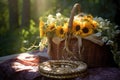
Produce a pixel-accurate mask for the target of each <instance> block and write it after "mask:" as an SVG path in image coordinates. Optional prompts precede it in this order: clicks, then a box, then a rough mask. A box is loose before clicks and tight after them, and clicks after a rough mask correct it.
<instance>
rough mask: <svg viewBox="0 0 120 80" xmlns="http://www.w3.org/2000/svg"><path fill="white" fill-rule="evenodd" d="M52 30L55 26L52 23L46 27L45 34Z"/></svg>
mask: <svg viewBox="0 0 120 80" xmlns="http://www.w3.org/2000/svg"><path fill="white" fill-rule="evenodd" d="M54 30H55V24H54V23H52V24H49V25H48V27H47V32H52V31H54Z"/></svg>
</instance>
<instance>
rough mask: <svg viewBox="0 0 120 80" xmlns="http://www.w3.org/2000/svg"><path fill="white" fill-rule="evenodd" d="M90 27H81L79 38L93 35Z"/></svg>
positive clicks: (86, 25)
mask: <svg viewBox="0 0 120 80" xmlns="http://www.w3.org/2000/svg"><path fill="white" fill-rule="evenodd" d="M90 26H91V25H90V24H87V23H86V24H83V25H82V27H81V34H80V36H81V37H86V36H89V35H91V34H92V33H93V28H91V27H90Z"/></svg>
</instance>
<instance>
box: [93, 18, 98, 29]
mask: <svg viewBox="0 0 120 80" xmlns="http://www.w3.org/2000/svg"><path fill="white" fill-rule="evenodd" d="M92 25H93V28H94V29H96V28H97V27H98V25H99V24H98V23H97V22H96V21H95V20H92Z"/></svg>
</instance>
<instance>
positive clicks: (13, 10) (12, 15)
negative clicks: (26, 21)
mask: <svg viewBox="0 0 120 80" xmlns="http://www.w3.org/2000/svg"><path fill="white" fill-rule="evenodd" d="M8 6H9V26H10V28H17V27H19V23H18V0H8Z"/></svg>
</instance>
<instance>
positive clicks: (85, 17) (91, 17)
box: [84, 15, 93, 20]
mask: <svg viewBox="0 0 120 80" xmlns="http://www.w3.org/2000/svg"><path fill="white" fill-rule="evenodd" d="M84 19H88V20H92V19H93V16H92V15H85V16H84Z"/></svg>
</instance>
